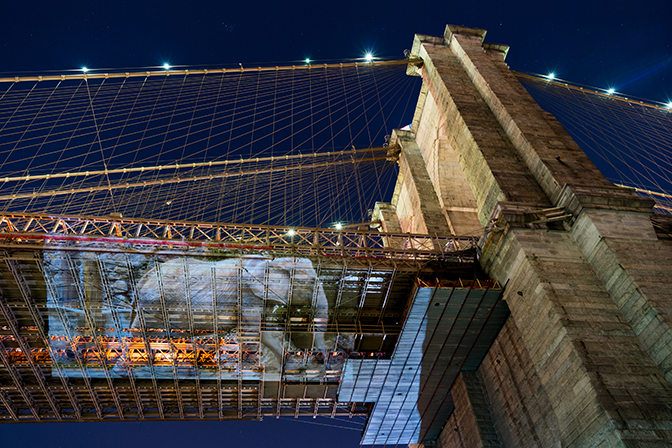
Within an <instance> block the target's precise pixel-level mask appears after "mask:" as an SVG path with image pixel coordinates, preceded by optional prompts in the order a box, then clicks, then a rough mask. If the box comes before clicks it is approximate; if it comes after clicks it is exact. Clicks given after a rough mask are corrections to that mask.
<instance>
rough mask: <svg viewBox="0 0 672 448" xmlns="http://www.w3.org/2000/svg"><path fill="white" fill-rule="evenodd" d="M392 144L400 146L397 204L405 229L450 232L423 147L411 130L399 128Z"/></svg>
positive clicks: (393, 134)
mask: <svg viewBox="0 0 672 448" xmlns="http://www.w3.org/2000/svg"><path fill="white" fill-rule="evenodd" d="M390 144H392V145H399V146H400V147H401V153H400V156H399V172H400V176H399V179H400V182H401V184H400V185H398V187H397V188H398V189H399V199H398V202H397V204H396V207H397V209H396V210H397V216H398V217H399V223H400V224H401V228H402V230H403V231H404V232H410V233H423V234H437V235H447V234H451V233H452V234H454V231H453V230H452V229H450V228H449V226H448V222H447V221H446V217H445V215H444V213H443V210H442V208H441V204H440V203H439V199H438V197H437V195H436V191H435V190H434V186H433V185H432V182H431V180H430V178H429V174H428V173H427V165H426V164H425V160H424V158H423V157H422V153H421V152H420V148H419V147H418V144H417V143H416V142H415V139H414V138H413V136H412V135H411V133H410V132H409V131H400V130H398V129H395V130H394V131H393V132H392V138H391V140H390Z"/></svg>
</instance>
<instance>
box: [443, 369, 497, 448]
mask: <svg viewBox="0 0 672 448" xmlns="http://www.w3.org/2000/svg"><path fill="white" fill-rule="evenodd" d="M450 393H451V395H452V397H453V402H454V403H455V410H454V411H453V414H452V415H451V416H450V418H449V419H448V421H447V422H446V426H444V428H443V431H441V435H439V438H438V440H437V445H439V446H445V447H455V448H500V447H502V446H503V445H502V443H501V442H500V440H499V436H498V435H497V430H496V429H495V424H494V422H493V420H492V416H491V415H490V404H489V401H488V397H487V395H486V393H485V388H484V387H483V385H482V384H481V379H480V376H479V374H478V373H477V372H474V371H463V372H462V373H460V376H459V377H458V378H457V381H456V382H455V384H454V385H453V387H452V389H451V390H450Z"/></svg>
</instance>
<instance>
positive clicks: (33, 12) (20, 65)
mask: <svg viewBox="0 0 672 448" xmlns="http://www.w3.org/2000/svg"><path fill="white" fill-rule="evenodd" d="M99 3H100V4H99ZM671 19H672V2H670V1H669V0H640V1H632V0H627V1H624V0H616V1H611V2H598V1H590V0H588V1H586V0H583V1H576V0H570V1H564V2H543V1H538V0H537V1H506V2H505V1H497V2H494V1H478V2H476V1H474V2H467V1H461V2H450V1H446V0H442V1H424V2H413V1H405V2H400V1H394V0H392V1H389V0H388V1H369V2H362V1H350V0H346V1H340V2H286V1H285V2H280V1H272V2H269V1H240V2H228V1H222V0H220V1H210V0H208V1H198V2H185V1H179V2H178V1H171V0H163V1H156V0H140V1H138V0H136V1H125V0H120V1H114V2H81V1H80V2H77V1H68V0H63V1H59V2H56V1H51V2H46V1H11V2H10V1H6V2H3V6H2V12H1V13H0V76H8V75H10V74H11V75H16V74H27V73H35V74H47V73H58V74H67V73H68V70H76V69H78V68H79V67H81V66H87V67H89V68H92V69H103V68H107V69H121V68H131V67H133V68H139V67H142V68H144V67H156V66H160V65H162V64H163V63H164V62H168V63H170V64H172V65H173V66H176V67H180V66H186V68H188V67H189V66H199V67H220V66H231V65H236V64H238V63H243V64H246V65H276V64H277V65H279V64H287V63H289V64H291V63H298V62H300V61H303V60H304V59H305V58H306V57H310V58H311V59H312V60H314V61H316V62H331V61H343V60H346V59H354V58H360V57H362V56H363V54H364V53H365V52H366V51H371V52H373V53H374V55H375V56H376V57H381V58H389V59H397V58H402V57H403V51H404V49H407V48H410V47H411V44H412V42H413V35H414V33H422V34H430V35H441V34H442V33H443V30H444V27H445V25H446V23H451V24H457V25H466V26H471V27H477V28H485V29H487V30H488V34H487V36H486V41H489V42H494V43H504V44H509V45H511V50H510V51H509V56H508V58H507V62H508V63H509V65H510V66H511V68H512V69H514V70H518V71H522V72H530V73H541V74H545V73H548V72H549V71H554V72H555V73H556V75H557V76H558V77H560V78H563V79H567V80H570V81H573V82H576V83H581V84H584V85H589V86H596V87H604V88H607V87H614V88H615V89H616V90H618V91H619V92H623V93H624V94H627V95H628V96H636V97H641V98H645V99H650V100H654V101H660V102H668V101H670V100H672V26H671V25H670V22H669V21H670V20H671ZM362 427H363V419H361V418H358V419H353V420H348V419H342V420H330V419H325V418H318V419H315V420H313V419H307V420H305V421H299V422H296V421H293V420H291V419H280V420H276V419H274V418H267V419H266V420H265V421H264V422H261V423H260V422H164V423H147V422H143V423H138V422H130V423H86V424H55V423H52V424H21V425H18V424H8V425H1V426H0V446H2V447H3V448H12V447H21V448H32V447H40V448H44V447H49V448H57V447H63V448H64V447H70V446H78V447H83V446H92V447H96V448H108V447H109V448H112V447H115V448H116V447H124V448H134V447H143V448H149V447H166V448H167V447H191V446H215V447H220V446H224V447H225V446H244V447H246V448H255V447H290V446H291V447H295V448H300V447H357V446H359V439H360V430H361V428H362Z"/></svg>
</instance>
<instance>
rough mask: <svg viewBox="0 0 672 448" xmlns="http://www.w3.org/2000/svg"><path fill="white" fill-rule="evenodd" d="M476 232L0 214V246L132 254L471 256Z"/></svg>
mask: <svg viewBox="0 0 672 448" xmlns="http://www.w3.org/2000/svg"><path fill="white" fill-rule="evenodd" d="M477 243H478V240H477V238H475V237H454V236H445V235H423V234H410V233H406V234H404V233H382V232H378V231H376V230H351V229H341V230H337V229H334V228H331V229H324V228H303V227H281V226H266V225H254V224H220V223H205V222H189V221H171V220H151V219H137V218H122V217H82V216H61V215H50V214H46V213H45V214H39V213H12V212H0V246H2V247H8V246H13V245H14V246H15V245H16V244H22V245H26V246H29V245H31V244H39V247H40V248H45V247H44V245H45V244H47V245H48V247H49V248H50V249H52V248H53V249H63V250H97V249H96V248H100V247H106V248H107V250H110V251H122V252H124V251H127V250H130V249H129V247H130V246H133V251H135V252H137V251H138V250H139V249H142V248H143V247H146V248H147V250H149V249H151V250H152V251H153V252H156V251H157V250H164V251H170V252H178V253H182V254H185V255H199V254H200V255H203V254H204V252H206V251H207V254H208V255H209V256H213V255H214V256H216V255H222V256H227V255H228V256H230V255H235V254H240V253H249V254H255V253H257V254H259V253H263V254H268V255H273V256H275V255H285V256H287V255H290V256H301V257H332V258H338V257H341V258H351V259H394V260H407V261H409V260H415V261H431V260H436V259H446V258H449V259H451V260H456V261H466V262H471V261H474V259H475V253H476V252H475V248H476V247H477Z"/></svg>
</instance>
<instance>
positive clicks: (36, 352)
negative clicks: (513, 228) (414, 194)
mask: <svg viewBox="0 0 672 448" xmlns="http://www.w3.org/2000/svg"><path fill="white" fill-rule="evenodd" d="M0 247H1V248H4V249H5V250H4V251H3V252H0V259H1V260H0V261H1V263H0V279H2V280H3V282H4V283H3V286H2V290H0V361H1V363H0V422H3V421H4V422H9V421H50V420H63V421H91V420H98V421H100V420H110V419H116V420H123V419H129V418H130V419H148V420H151V419H159V420H161V419H163V420H171V419H185V420H188V419H262V418H263V417H264V416H276V417H278V416H295V417H298V416H303V415H305V416H308V415H310V416H316V415H325V416H327V415H330V416H332V417H333V416H338V415H349V416H350V415H353V414H368V412H369V411H370V405H369V404H363V403H340V402H338V400H337V398H336V390H337V387H338V381H339V378H340V374H341V371H340V370H338V369H337V370H333V369H332V368H331V367H330V368H328V369H327V370H325V372H323V373H321V374H319V375H321V376H319V378H318V379H316V378H317V377H316V376H315V375H316V374H315V373H314V372H315V371H314V370H309V368H308V365H309V364H310V362H311V359H316V357H317V356H318V355H320V354H321V352H319V351H316V352H313V351H310V350H305V349H304V350H302V351H301V350H294V349H290V348H289V347H288V346H286V345H285V346H284V350H285V352H284V353H285V356H286V357H287V359H290V358H291V361H292V365H293V366H298V367H292V368H291V369H289V370H282V371H281V373H280V374H278V373H271V374H269V373H268V372H265V371H264V365H263V364H262V363H260V361H259V353H260V337H261V336H260V335H261V332H262V331H266V332H277V331H283V332H284V334H285V335H287V338H288V339H286V340H290V339H291V338H292V337H293V336H292V335H293V334H299V335H305V334H310V333H312V334H313V336H312V337H313V341H314V340H315V339H314V338H315V333H316V332H325V333H334V334H342V333H343V334H345V333H348V334H356V335H358V336H357V337H358V344H359V343H361V340H362V335H374V336H375V337H378V338H379V339H380V340H382V341H385V339H386V338H387V340H388V341H390V340H392V339H394V338H396V337H397V336H398V335H399V333H400V330H401V326H402V322H401V320H402V318H403V310H404V309H405V306H406V300H407V297H408V294H407V293H408V290H409V288H411V287H412V285H413V284H414V282H415V281H416V280H415V279H416V278H417V276H418V274H419V273H421V272H423V271H424V270H426V271H427V272H431V271H432V268H431V267H428V266H430V265H431V263H432V262H434V261H436V260H444V261H450V262H466V263H471V262H473V261H474V260H475V258H476V240H475V239H473V238H454V237H446V236H437V235H434V236H431V235H412V234H382V233H379V232H377V231H368V230H340V231H339V230H335V229H314V228H291V229H290V228H283V227H277V226H276V227H274V226H253V225H241V224H213V223H199V222H176V221H154V220H144V219H126V218H119V217H118V218H114V217H111V218H97V217H70V216H50V215H47V214H22V213H7V212H4V213H0ZM46 254H51V255H49V256H48V257H47V255H46ZM82 254H88V255H82ZM134 254H135V255H134ZM137 254H150V255H152V256H154V255H163V254H166V255H169V256H171V257H173V256H179V257H183V259H184V260H185V261H184V263H185V264H184V269H183V271H182V274H181V275H182V276H183V281H184V284H185V285H186V286H185V294H186V296H187V297H189V294H191V292H190V290H189V281H190V280H189V278H190V276H191V275H192V274H190V273H189V272H188V266H189V264H188V263H187V259H188V258H189V257H193V256H196V257H204V256H207V257H208V258H209V259H210V260H212V267H211V268H210V274H208V275H211V277H212V278H211V282H212V284H213V297H212V301H213V302H212V305H213V309H214V312H213V313H212V316H211V317H207V319H211V321H210V320H208V321H207V322H208V323H207V325H208V328H210V327H212V331H210V330H208V331H207V333H210V335H211V336H208V335H205V332H204V330H202V329H196V328H195V320H196V319H198V321H199V322H200V323H199V325H202V324H203V319H204V317H203V314H202V311H201V312H200V313H201V314H199V315H198V316H194V310H192V309H191V300H190V299H189V300H186V302H185V305H184V306H182V308H185V309H182V308H180V306H178V305H176V304H175V303H171V304H170V310H169V309H168V303H167V299H166V297H165V294H166V290H165V288H166V284H165V281H166V280H165V279H164V273H163V271H162V268H161V267H160V264H159V263H158V261H157V258H156V257H154V258H147V259H148V260H149V259H151V260H152V263H153V265H152V266H154V271H153V272H155V274H154V275H156V277H157V279H156V280H157V284H158V285H159V287H158V291H159V299H160V305H159V308H158V309H157V313H158V314H157V316H160V318H157V317H156V316H154V317H152V316H150V315H149V314H148V311H147V310H144V309H138V312H137V320H136V324H137V325H136V326H135V328H132V329H129V328H124V326H128V324H124V323H123V322H122V316H120V315H118V313H117V310H116V308H115V307H116V305H115V300H116V299H115V298H114V294H115V293H114V288H115V287H114V282H115V281H118V278H119V277H118V275H123V276H124V278H125V279H126V282H127V284H128V295H129V301H130V302H131V303H138V301H139V300H140V292H139V283H140V279H139V278H137V275H141V274H137V273H136V272H134V269H135V268H134V267H133V266H132V262H131V258H132V257H133V256H136V255H137ZM241 255H264V256H268V257H271V258H273V257H288V256H293V257H303V258H309V259H311V260H312V262H313V265H314V267H315V270H316V273H317V274H318V277H317V278H315V280H311V281H312V285H313V292H312V294H313V295H312V300H311V301H312V304H313V308H314V306H315V303H316V302H317V299H318V289H319V290H321V288H324V289H325V290H327V291H328V293H329V294H331V295H332V297H334V300H335V303H334V307H333V308H330V309H329V310H328V319H327V318H325V317H324V315H317V314H315V313H314V312H313V311H308V312H304V313H303V314H300V313H299V314H297V313H298V311H297V312H296V313H295V312H294V311H291V312H290V307H291V305H292V304H291V303H289V304H288V306H287V307H286V308H283V307H280V308H277V307H276V308H277V309H271V308H272V307H266V305H263V307H259V309H245V310H243V306H242V305H243V299H242V297H243V295H242V294H243V292H242V291H241V289H240V285H242V277H241V276H242V275H243V270H242V265H240V267H239V268H238V274H237V278H238V281H237V285H238V290H237V291H236V295H237V304H238V307H237V311H236V313H234V314H235V315H229V314H230V312H227V311H226V310H218V309H217V294H216V293H215V290H216V289H217V285H216V283H217V281H218V277H217V275H215V266H216V262H215V260H216V259H217V257H226V258H239V257H240V256H241ZM105 257H113V259H114V260H116V261H114V263H112V261H110V260H112V258H105ZM47 262H48V263H49V264H48V265H47ZM113 264H114V265H113ZM114 269H116V270H117V271H123V272H122V274H115V275H117V276H116V277H115V276H114V275H112V274H111V273H112V271H113V270H114ZM296 275H297V274H296V273H295V272H294V269H292V270H291V272H290V273H289V279H290V284H289V288H290V293H289V294H290V297H291V289H292V288H294V287H295V282H296V281H297V278H296ZM262 276H263V278H264V280H263V281H264V285H265V286H264V292H263V295H264V299H266V298H267V296H268V294H269V291H268V284H269V282H270V281H271V277H270V276H269V268H268V267H266V271H265V272H264V273H263V275H262ZM318 279H321V280H318ZM96 285H97V286H96ZM303 287H305V285H304V286H303ZM68 288H69V289H68ZM96 288H98V289H96ZM66 290H67V291H68V292H67V294H66V293H65V292H64V291H66ZM66 295H67V297H65V296H66ZM69 303H70V304H72V305H68V304H69ZM264 303H266V302H265V301H264ZM68 306H74V307H76V308H77V309H80V310H82V313H81V314H79V315H75V314H73V311H72V310H69V309H68V308H67V307H68ZM313 308H311V310H312V309H313ZM105 312H107V313H109V316H110V317H109V319H110V321H109V322H110V323H109V324H108V326H109V327H114V328H102V327H100V324H99V322H101V321H100V320H99V319H100V315H101V314H102V313H105ZM171 313H178V314H179V315H184V316H186V317H185V318H186V322H187V324H186V327H184V328H175V325H174V323H173V322H171V319H173V317H171V316H173V315H175V314H171ZM227 313H229V314H227ZM383 313H384V315H383ZM73 319H74V320H73ZM222 319H224V320H225V321H227V322H234V323H235V325H236V329H235V332H236V334H237V338H238V339H239V340H238V342H236V343H231V342H230V341H229V340H228V339H227V335H226V331H225V330H222V328H220V327H219V324H218V322H219V321H220V320H222ZM75 320H78V321H77V322H75ZM210 322H211V323H210ZM157 323H158V325H159V326H161V327H162V328H155V327H156V326H157ZM50 326H54V328H57V327H58V328H60V330H58V331H56V332H55V333H51V328H50ZM76 327H77V328H78V329H77V330H75V328H76ZM388 336H390V337H388ZM358 347H359V346H357V347H356V348H355V350H359V348H358ZM381 347H382V345H381ZM381 349H382V348H381ZM292 350H294V351H292ZM368 350H369V351H374V352H375V351H377V350H378V349H368ZM332 355H333V356H335V357H338V356H342V352H338V351H334V352H333V353H326V355H325V356H326V358H325V359H326V361H325V364H324V365H325V367H326V366H327V365H330V366H331V365H332V364H331V361H330V360H331V359H332V358H331V356H332ZM372 355H373V354H372ZM376 356H378V355H377V354H376ZM229 358H230V359H229ZM243 358H245V360H246V361H245V363H243V361H242V360H243ZM334 359H336V358H334ZM283 362H284V361H283ZM281 367H282V366H281ZM138 368H140V369H145V370H144V372H145V373H143V374H137V371H136V370H135V369H138ZM167 369H169V370H170V372H171V373H168V374H167V372H168V371H169V370H167ZM330 369H332V370H330ZM122 370H125V372H126V373H125V374H121V373H120V372H121V371H122ZM159 370H160V371H161V373H160V374H159ZM186 370H190V371H192V372H193V374H192V375H191V376H185V374H184V373H183V372H185V371H186ZM113 371H114V372H115V373H114V375H113V374H112V372H113ZM181 372H182V373H181ZM309 389H310V392H309V393H308V394H307V391H308V390H309ZM307 395H308V396H307ZM269 397H272V398H269Z"/></svg>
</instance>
